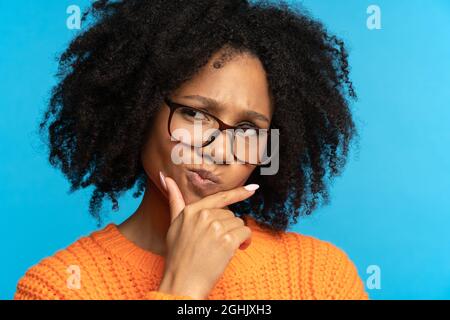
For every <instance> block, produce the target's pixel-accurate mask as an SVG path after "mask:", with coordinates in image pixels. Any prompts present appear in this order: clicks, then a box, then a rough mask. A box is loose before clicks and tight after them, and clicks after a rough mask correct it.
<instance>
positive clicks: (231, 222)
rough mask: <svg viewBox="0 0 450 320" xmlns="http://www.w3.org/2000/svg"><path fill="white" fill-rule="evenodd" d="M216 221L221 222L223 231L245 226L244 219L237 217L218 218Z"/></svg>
mask: <svg viewBox="0 0 450 320" xmlns="http://www.w3.org/2000/svg"><path fill="white" fill-rule="evenodd" d="M217 221H219V222H220V223H221V225H222V227H223V230H225V231H228V230H232V229H235V228H239V227H242V226H245V222H244V220H242V219H241V218H238V217H233V218H225V219H218V220H217Z"/></svg>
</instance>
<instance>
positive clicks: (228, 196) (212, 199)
mask: <svg viewBox="0 0 450 320" xmlns="http://www.w3.org/2000/svg"><path fill="white" fill-rule="evenodd" d="M258 188H259V185H257V184H249V185H246V186H241V187H237V188H234V189H231V190H225V191H220V192H217V193H215V194H212V195H209V196H207V197H204V198H203V199H201V200H199V201H197V202H195V203H192V204H191V207H192V208H194V209H196V208H197V209H199V210H200V209H214V208H224V207H226V206H228V205H230V204H233V203H235V202H239V201H242V200H245V199H247V198H248V197H250V196H251V195H253V194H254V193H255V190H256V189H258Z"/></svg>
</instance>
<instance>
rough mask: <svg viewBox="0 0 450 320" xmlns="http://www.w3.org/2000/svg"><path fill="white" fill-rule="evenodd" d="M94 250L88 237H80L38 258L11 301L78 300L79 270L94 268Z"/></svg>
mask: <svg viewBox="0 0 450 320" xmlns="http://www.w3.org/2000/svg"><path fill="white" fill-rule="evenodd" d="M97 250H98V248H96V246H95V243H94V242H93V240H92V238H91V237H89V236H82V237H80V238H78V239H77V240H76V241H74V242H73V243H72V244H70V245H69V246H67V247H65V248H63V249H59V250H58V251H56V252H55V253H54V254H53V255H51V256H48V257H45V258H43V259H41V260H40V261H39V262H38V263H36V264H35V265H33V266H31V267H30V268H29V269H28V270H27V271H26V272H25V274H24V275H23V276H22V277H21V278H20V279H19V281H18V283H17V288H16V292H15V295H14V299H45V300H53V299H56V300H60V299H81V298H82V296H83V294H84V292H82V290H77V289H79V281H78V280H79V278H80V277H79V275H80V270H81V268H83V270H85V268H92V266H94V265H95V258H94V256H95V255H96V254H98V252H96V251H97Z"/></svg>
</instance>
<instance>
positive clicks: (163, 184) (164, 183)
mask: <svg viewBox="0 0 450 320" xmlns="http://www.w3.org/2000/svg"><path fill="white" fill-rule="evenodd" d="M165 178H166V177H164V175H163V173H162V172H161V171H160V172H159V179H160V180H161V184H162V186H163V188H164V190H166V191H167V185H166V181H165Z"/></svg>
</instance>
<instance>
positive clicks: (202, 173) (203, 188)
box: [186, 169, 221, 196]
mask: <svg viewBox="0 0 450 320" xmlns="http://www.w3.org/2000/svg"><path fill="white" fill-rule="evenodd" d="M186 177H187V180H188V181H189V183H190V184H191V185H192V187H193V189H194V190H195V191H196V192H197V193H198V194H200V195H201V196H207V195H209V194H212V193H215V192H218V191H220V190H221V187H220V179H219V178H218V177H217V176H216V175H215V174H213V173H212V172H211V171H208V170H204V169H187V170H186ZM207 177H208V178H207Z"/></svg>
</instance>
